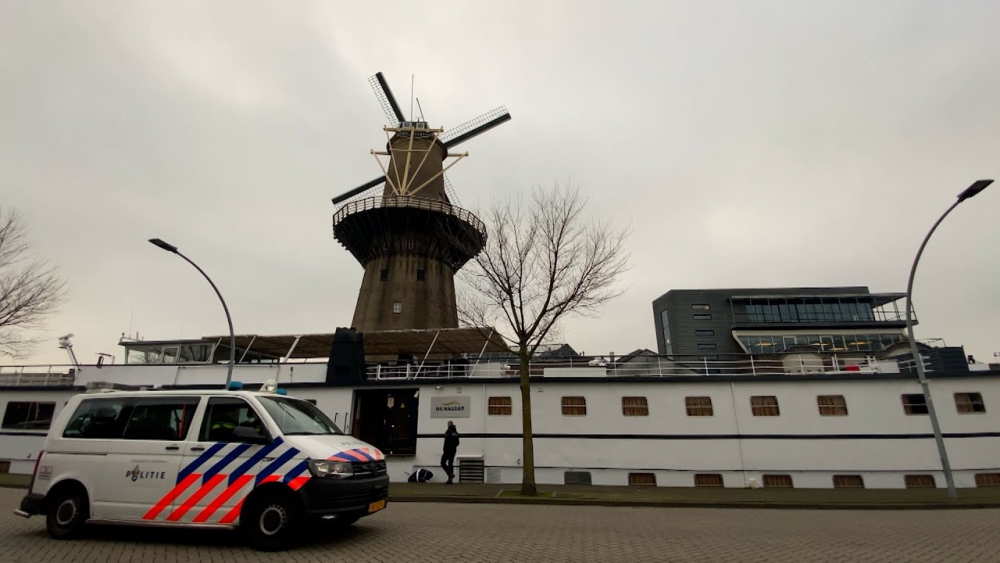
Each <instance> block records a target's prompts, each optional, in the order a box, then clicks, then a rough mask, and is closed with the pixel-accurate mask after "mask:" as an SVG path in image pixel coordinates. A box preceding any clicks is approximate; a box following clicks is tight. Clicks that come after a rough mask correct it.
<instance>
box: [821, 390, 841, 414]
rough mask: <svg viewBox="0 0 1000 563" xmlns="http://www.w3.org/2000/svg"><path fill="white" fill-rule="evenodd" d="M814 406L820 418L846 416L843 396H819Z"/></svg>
mask: <svg viewBox="0 0 1000 563" xmlns="http://www.w3.org/2000/svg"><path fill="white" fill-rule="evenodd" d="M816 404H817V405H819V414H820V416H847V401H846V400H844V396H843V395H819V396H817V397H816Z"/></svg>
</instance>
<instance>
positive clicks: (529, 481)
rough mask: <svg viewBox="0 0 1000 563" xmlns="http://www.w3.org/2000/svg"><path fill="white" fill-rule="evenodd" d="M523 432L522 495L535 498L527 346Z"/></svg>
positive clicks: (524, 352) (523, 362)
mask: <svg viewBox="0 0 1000 563" xmlns="http://www.w3.org/2000/svg"><path fill="white" fill-rule="evenodd" d="M520 357H521V370H520V371H521V431H522V435H523V436H522V445H523V450H524V452H523V456H522V459H523V460H524V465H523V469H522V470H521V494H522V495H526V496H535V495H537V494H538V489H537V488H535V445H534V442H533V435H532V433H531V379H530V378H531V371H530V370H531V364H530V362H529V358H528V355H527V346H525V345H523V344H522V345H521V349H520Z"/></svg>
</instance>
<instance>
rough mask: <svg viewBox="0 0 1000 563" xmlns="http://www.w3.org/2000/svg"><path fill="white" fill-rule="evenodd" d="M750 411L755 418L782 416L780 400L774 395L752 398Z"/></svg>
mask: <svg viewBox="0 0 1000 563" xmlns="http://www.w3.org/2000/svg"><path fill="white" fill-rule="evenodd" d="M750 411H751V412H753V415H754V416H780V415H781V411H780V410H778V398H777V397H775V396H773V395H767V396H765V395H757V396H753V397H750Z"/></svg>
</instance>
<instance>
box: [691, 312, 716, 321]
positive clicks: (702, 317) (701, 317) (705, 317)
mask: <svg viewBox="0 0 1000 563" xmlns="http://www.w3.org/2000/svg"><path fill="white" fill-rule="evenodd" d="M694 320H696V321H710V320H712V315H711V313H695V314H694Z"/></svg>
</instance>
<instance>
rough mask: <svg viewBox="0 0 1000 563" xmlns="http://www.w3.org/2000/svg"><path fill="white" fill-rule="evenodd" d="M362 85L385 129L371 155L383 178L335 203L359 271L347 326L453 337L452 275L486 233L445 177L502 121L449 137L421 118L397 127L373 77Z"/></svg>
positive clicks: (337, 223)
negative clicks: (449, 332)
mask: <svg viewBox="0 0 1000 563" xmlns="http://www.w3.org/2000/svg"><path fill="white" fill-rule="evenodd" d="M368 81H369V83H370V84H371V86H372V90H374V92H375V96H376V98H378V101H379V104H380V105H381V106H382V109H383V110H384V111H385V114H386V117H387V118H388V119H389V123H390V124H389V125H387V126H385V127H383V130H384V131H385V133H386V138H387V141H386V146H385V150H384V151H376V150H372V151H371V153H372V154H373V155H374V156H375V158H376V160H377V161H378V163H379V166H380V168H381V170H382V176H379V177H378V178H375V179H374V180H372V181H370V182H366V183H364V184H362V185H360V186H358V187H356V188H354V189H353V190H350V191H347V192H345V193H343V194H341V195H339V196H337V197H335V198H333V203H334V205H337V206H338V208H337V211H336V212H335V213H334V216H333V235H334V238H336V239H337V241H338V242H340V244H341V245H343V246H344V247H345V248H346V249H347V250H348V251H350V252H351V254H353V255H354V257H355V258H356V259H357V260H358V262H359V263H360V264H361V266H362V267H363V268H364V270H365V273H364V277H363V279H362V282H361V289H360V291H359V292H358V301H357V305H356V306H355V309H354V320H353V323H352V326H353V327H355V328H356V329H358V330H359V331H362V332H369V331H377V330H398V329H432V328H453V327H457V326H458V312H457V308H456V303H455V279H454V277H455V273H456V272H457V271H458V270H459V269H461V268H462V266H463V265H464V264H465V263H466V262H468V261H469V260H470V259H471V258H472V257H473V256H475V255H476V254H478V253H479V251H480V250H481V249H482V247H483V245H484V244H485V242H486V229H485V226H484V225H483V223H482V222H481V221H480V220H479V219H478V218H477V217H476V216H475V215H474V214H472V213H471V212H469V211H467V210H465V209H462V208H460V207H458V206H457V205H455V201H456V198H455V197H454V193H453V192H452V190H450V184H449V183H448V181H447V178H446V177H445V172H446V171H447V170H448V169H449V168H451V167H452V166H454V164H455V163H457V162H458V161H459V160H461V159H463V158H465V157H467V156H468V153H458V152H454V151H452V150H451V149H454V148H455V147H456V146H458V145H459V144H461V143H463V142H465V141H468V140H469V139H472V138H473V137H476V136H477V135H480V134H482V133H484V132H486V131H488V130H490V129H492V128H494V127H496V126H497V125H500V124H501V123H504V122H505V121H509V120H510V114H509V113H508V112H507V110H506V109H505V108H504V107H502V106H501V107H499V108H497V109H494V110H492V111H489V112H487V113H485V114H483V115H481V116H479V117H477V118H475V119H472V120H471V121H468V122H466V123H464V124H462V125H459V126H458V127H455V128H454V129H450V130H447V131H446V130H445V129H442V128H432V127H429V126H428V124H427V121H425V120H424V116H423V111H422V110H421V111H420V115H419V119H415V118H414V116H412V115H411V117H410V120H406V119H405V118H404V116H403V112H402V110H400V108H399V104H398V103H397V102H396V98H395V97H394V96H393V95H392V90H390V89H389V85H388V83H387V82H386V80H385V77H384V76H383V75H382V73H381V72H379V73H377V74H375V76H372V77H371V78H369V79H368ZM417 104H418V108H419V100H418V101H417ZM411 113H412V110H411ZM446 163H447V164H446ZM456 240H462V241H464V243H463V244H458V243H456Z"/></svg>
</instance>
